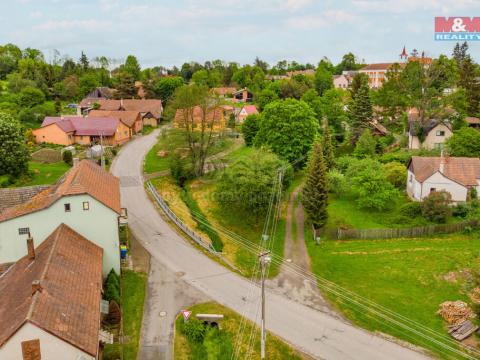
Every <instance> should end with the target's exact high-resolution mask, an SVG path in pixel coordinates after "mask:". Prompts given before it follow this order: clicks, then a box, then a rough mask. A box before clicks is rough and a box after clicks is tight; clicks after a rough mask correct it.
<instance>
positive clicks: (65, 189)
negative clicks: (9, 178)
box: [0, 160, 121, 276]
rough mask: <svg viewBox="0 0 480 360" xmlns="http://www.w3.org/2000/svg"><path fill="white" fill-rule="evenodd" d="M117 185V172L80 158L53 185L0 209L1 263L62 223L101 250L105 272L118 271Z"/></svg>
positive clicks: (15, 257)
mask: <svg viewBox="0 0 480 360" xmlns="http://www.w3.org/2000/svg"><path fill="white" fill-rule="evenodd" d="M120 215H121V206H120V185H119V180H118V178H116V177H115V176H113V175H111V174H110V173H108V172H106V171H105V170H103V169H102V168H101V167H100V166H98V165H96V164H95V163H93V162H91V161H88V160H83V161H81V162H80V163H79V164H78V165H76V166H74V167H73V168H72V169H70V171H68V172H67V173H66V174H65V175H64V176H63V177H62V178H61V179H60V180H59V181H58V182H57V183H56V184H54V185H52V186H51V187H49V188H47V189H45V190H42V191H40V192H38V193H37V194H35V195H34V196H32V197H31V198H30V199H23V202H21V203H18V204H17V205H15V206H11V207H9V208H7V209H4V210H3V211H1V212H0V264H3V263H11V262H15V261H17V260H18V259H20V258H22V257H23V256H25V254H26V253H27V247H26V245H25V244H26V243H25V240H26V238H27V237H28V236H29V234H30V235H31V236H32V237H33V241H34V244H35V246H36V247H37V246H39V245H40V244H41V243H42V242H43V241H44V240H45V239H46V238H47V237H48V235H50V234H51V233H52V232H53V231H54V230H55V229H56V228H57V227H58V226H59V225H60V224H62V223H64V224H66V225H68V226H69V227H71V228H72V229H73V230H75V231H76V232H78V233H79V234H80V235H82V236H84V237H86V238H87V239H89V240H90V241H92V242H93V243H94V244H96V245H98V246H100V247H101V248H102V249H103V251H104V256H103V274H104V276H106V275H107V274H108V272H109V271H110V270H111V269H112V268H113V269H114V270H115V271H116V272H117V273H119V272H120V256H119V237H118V219H119V216H120Z"/></svg>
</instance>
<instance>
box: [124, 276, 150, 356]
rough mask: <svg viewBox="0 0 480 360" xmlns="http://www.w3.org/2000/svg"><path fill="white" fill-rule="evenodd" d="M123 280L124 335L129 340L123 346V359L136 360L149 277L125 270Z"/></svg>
mask: <svg viewBox="0 0 480 360" xmlns="http://www.w3.org/2000/svg"><path fill="white" fill-rule="evenodd" d="M122 280H123V281H122V296H123V333H124V335H125V336H126V338H127V339H128V342H127V343H125V344H124V345H123V358H124V359H126V360H129V359H131V360H135V359H136V358H137V352H138V345H139V342H140V330H141V328H142V318H143V303H144V301H145V284H146V281H147V275H146V274H143V273H137V272H134V271H131V270H125V271H124V272H123V275H122Z"/></svg>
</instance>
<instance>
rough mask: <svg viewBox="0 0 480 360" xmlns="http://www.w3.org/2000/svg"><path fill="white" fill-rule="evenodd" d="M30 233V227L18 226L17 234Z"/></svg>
mask: <svg viewBox="0 0 480 360" xmlns="http://www.w3.org/2000/svg"><path fill="white" fill-rule="evenodd" d="M28 234H30V228H28V227H24V228H18V235H28Z"/></svg>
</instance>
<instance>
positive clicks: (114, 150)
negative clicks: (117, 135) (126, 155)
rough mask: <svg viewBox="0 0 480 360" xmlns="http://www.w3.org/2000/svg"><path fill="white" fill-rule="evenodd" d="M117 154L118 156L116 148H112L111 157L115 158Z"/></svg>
mask: <svg viewBox="0 0 480 360" xmlns="http://www.w3.org/2000/svg"><path fill="white" fill-rule="evenodd" d="M117 154H118V150H117V148H112V155H113V156H117Z"/></svg>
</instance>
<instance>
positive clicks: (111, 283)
mask: <svg viewBox="0 0 480 360" xmlns="http://www.w3.org/2000/svg"><path fill="white" fill-rule="evenodd" d="M104 287H105V289H104V296H103V297H104V298H105V300H107V301H112V300H114V301H115V302H116V303H117V304H119V305H120V303H121V298H120V277H119V276H118V275H117V273H116V272H115V271H114V270H113V269H112V270H110V272H109V273H108V276H107V279H106V280H105V285H104Z"/></svg>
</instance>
